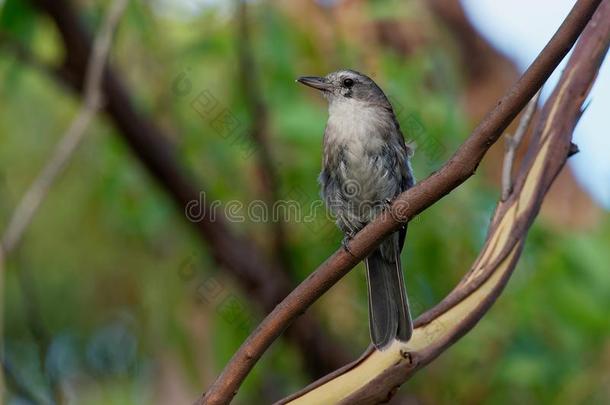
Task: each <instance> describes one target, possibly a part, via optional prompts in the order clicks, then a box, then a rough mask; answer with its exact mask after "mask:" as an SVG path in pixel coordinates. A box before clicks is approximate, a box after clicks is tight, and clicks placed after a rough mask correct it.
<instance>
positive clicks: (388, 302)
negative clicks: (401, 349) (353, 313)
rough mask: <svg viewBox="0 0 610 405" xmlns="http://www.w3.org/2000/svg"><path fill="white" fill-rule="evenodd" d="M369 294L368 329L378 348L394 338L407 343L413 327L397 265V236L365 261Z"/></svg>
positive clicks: (402, 279) (401, 276) (401, 277)
mask: <svg viewBox="0 0 610 405" xmlns="http://www.w3.org/2000/svg"><path fill="white" fill-rule="evenodd" d="M365 265H366V273H367V284H368V295H369V327H370V332H371V339H372V341H373V344H374V345H375V347H376V348H377V349H384V348H385V347H387V346H388V345H389V344H390V343H391V342H392V341H393V340H394V339H395V338H396V339H398V340H402V341H408V340H409V339H410V338H411V333H412V331H413V325H412V321H411V314H410V313H409V303H408V301H407V292H406V290H405V283H404V278H403V275H402V269H401V266H400V249H399V236H398V233H395V234H393V235H392V236H390V237H389V238H388V239H387V240H385V241H384V242H383V243H382V244H381V245H380V246H379V247H378V248H377V249H375V250H374V251H373V252H372V253H371V254H370V255H369V256H368V257H367V258H366V259H365Z"/></svg>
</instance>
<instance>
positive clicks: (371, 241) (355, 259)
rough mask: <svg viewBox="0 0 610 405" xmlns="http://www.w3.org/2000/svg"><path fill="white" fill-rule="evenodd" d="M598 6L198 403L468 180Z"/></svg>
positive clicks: (251, 343) (577, 18)
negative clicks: (409, 224)
mask: <svg viewBox="0 0 610 405" xmlns="http://www.w3.org/2000/svg"><path fill="white" fill-rule="evenodd" d="M599 3H600V1H599V0H580V1H578V2H577V3H576V5H575V6H574V8H573V9H572V11H571V12H570V14H569V15H568V16H567V17H566V19H565V21H564V22H563V23H562V25H561V27H560V28H559V30H558V31H557V33H556V34H555V35H554V36H553V38H552V39H551V40H550V42H549V43H548V44H547V46H546V47H545V48H544V49H543V50H542V52H541V53H540V55H538V57H537V58H536V60H535V61H534V62H533V63H532V65H531V66H530V67H529V68H528V69H527V71H526V72H525V73H524V74H523V76H522V77H521V79H520V80H519V81H518V82H517V83H516V84H515V85H514V86H513V87H512V88H511V89H510V90H509V91H508V93H507V94H506V95H505V96H504V97H503V98H502V99H501V100H499V102H498V104H497V105H496V106H495V108H494V109H493V110H492V111H491V112H490V113H489V114H488V115H487V116H486V117H485V119H484V120H483V122H482V123H481V124H480V125H479V126H478V127H477V128H476V129H475V130H474V132H473V133H472V134H471V135H470V137H469V138H468V139H467V140H466V141H465V142H464V143H463V144H462V146H461V147H460V148H459V149H458V150H457V152H456V153H455V154H454V155H453V157H452V158H451V159H450V160H449V161H448V162H447V163H446V164H445V165H444V166H443V167H442V168H441V169H440V170H439V171H437V172H435V173H434V174H432V175H431V176H430V177H428V178H427V179H425V180H424V181H422V182H420V183H419V184H417V185H416V186H414V187H413V188H411V189H409V190H407V191H406V192H404V193H402V194H401V195H400V196H399V197H398V198H397V199H396V200H395V201H394V202H393V204H392V205H391V207H390V208H389V209H388V211H386V212H385V214H384V215H381V216H379V217H378V218H377V219H376V220H375V221H373V222H372V223H371V224H369V225H367V226H366V227H365V228H364V229H363V230H362V231H360V232H359V233H358V234H357V235H356V236H355V237H354V238H353V239H352V240H351V242H350V244H349V250H350V251H351V252H352V253H353V254H349V253H347V252H346V251H345V250H343V249H341V250H338V251H336V252H335V253H334V254H333V255H332V256H331V257H330V258H328V259H327V260H326V261H325V262H324V263H323V264H322V265H320V266H319V267H318V268H317V269H316V271H315V272H314V273H312V274H311V275H310V276H309V277H308V278H307V279H306V280H305V281H303V282H302V283H301V284H300V285H299V286H298V287H297V288H295V289H294V290H293V291H292V292H291V293H290V295H289V296H288V297H286V299H284V301H282V302H281V303H280V304H279V305H278V306H277V307H276V308H275V309H274V310H273V311H272V312H271V314H269V315H268V316H267V317H266V318H265V319H264V320H263V322H262V323H261V324H260V325H259V326H258V327H257V328H256V330H255V331H254V332H253V333H252V334H251V335H250V337H248V339H247V340H246V341H245V342H244V344H243V345H242V346H241V347H240V349H239V350H238V351H237V352H236V353H235V354H234V356H233V357H232V358H231V360H230V361H229V363H228V365H227V366H226V367H225V370H224V371H223V372H222V374H221V375H220V376H219V377H218V379H217V380H216V381H215V382H214V384H213V385H212V386H211V387H210V388H209V390H208V391H207V392H206V393H205V394H204V395H202V397H201V398H200V401H199V402H200V403H204V404H224V403H228V402H229V401H230V400H231V398H232V397H233V396H234V395H235V393H236V391H237V389H238V388H239V386H240V384H241V382H242V381H243V380H244V378H245V377H246V376H247V374H248V373H249V371H250V370H251V369H252V367H253V366H254V364H255V363H256V362H257V360H258V359H259V358H260V357H261V355H262V354H263V352H264V351H265V350H266V349H267V348H268V347H269V346H270V345H271V343H272V342H273V341H274V340H275V339H276V338H277V337H278V336H279V335H280V334H281V332H282V331H283V330H284V329H285V328H286V326H287V325H289V324H290V323H291V322H292V321H294V319H295V318H296V317H298V316H299V315H300V314H301V313H303V312H304V311H305V310H306V309H307V308H308V307H309V306H310V305H311V304H312V303H313V302H315V301H316V300H317V299H318V298H319V297H320V296H321V295H322V294H323V293H324V292H326V291H327V290H328V289H329V288H330V287H332V286H333V285H334V284H335V283H336V282H337V281H338V280H339V279H341V277H343V276H344V275H345V274H347V272H349V270H351V269H352V268H353V267H354V266H355V265H356V264H358V263H359V262H360V261H361V260H362V259H363V258H364V257H366V255H367V254H368V253H369V252H370V251H371V250H372V249H374V248H375V247H376V246H377V245H378V244H379V243H380V242H381V241H382V240H383V239H384V238H385V237H386V236H387V235H389V234H390V233H392V232H395V231H396V230H397V229H398V228H399V227H400V226H402V224H404V223H405V222H407V221H409V220H410V219H412V218H413V217H414V216H416V215H417V214H419V213H420V212H422V211H423V210H424V209H426V208H427V207H429V206H431V205H432V204H434V203H435V202H436V201H438V200H440V199H441V198H442V197H444V196H445V195H447V194H448V193H449V192H450V191H452V190H453V189H454V188H456V187H457V186H459V185H460V184H462V183H463V182H464V181H466V180H467V179H468V178H469V177H470V176H472V175H473V174H474V172H475V171H476V168H477V166H478V165H479V162H480V161H481V159H482V158H483V156H484V155H485V153H486V152H487V150H488V149H489V147H490V146H491V145H492V144H493V143H495V142H496V141H497V139H498V138H499V137H500V135H501V134H502V131H504V130H505V129H506V127H507V126H508V124H509V123H510V122H511V121H512V120H513V119H514V118H515V116H516V115H517V114H518V113H519V111H521V109H523V108H524V107H525V105H526V104H527V102H528V101H529V100H530V99H531V98H532V97H533V96H534V94H535V93H536V92H537V91H538V89H540V87H541V86H542V84H543V83H544V82H545V81H546V79H547V78H548V77H549V76H550V74H551V73H552V72H553V70H554V69H555V68H556V67H557V65H558V64H559V62H560V61H561V60H562V59H563V57H564V56H565V55H566V54H567V52H568V51H569V50H570V48H571V47H572V46H573V44H574V42H575V41H576V39H577V38H578V35H579V34H580V33H581V32H582V30H583V29H584V27H585V25H586V24H587V22H588V21H589V19H590V18H591V16H592V15H593V13H594V12H595V10H596V8H597V6H598V5H599ZM514 253H516V251H515V252H514ZM514 253H513V254H514Z"/></svg>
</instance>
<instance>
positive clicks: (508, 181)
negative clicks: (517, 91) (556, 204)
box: [502, 90, 541, 201]
mask: <svg viewBox="0 0 610 405" xmlns="http://www.w3.org/2000/svg"><path fill="white" fill-rule="evenodd" d="M540 91H541V90H538V93H536V95H535V96H534V97H533V98H532V99H531V100H530V102H529V103H528V105H527V107H526V108H525V111H523V116H522V117H521V120H520V121H519V126H518V127H517V131H516V132H515V135H512V136H511V135H509V134H506V135H505V136H504V139H505V141H506V152H505V154H504V164H503V165H502V201H505V200H506V199H507V198H508V196H509V195H510V193H511V192H512V191H513V178H512V173H513V164H514V161H515V153H516V152H517V148H519V145H521V141H522V140H523V137H524V136H525V133H526V132H527V128H528V127H529V126H530V123H531V121H532V118H533V117H534V112H535V111H536V106H537V105H538V99H539V98H540Z"/></svg>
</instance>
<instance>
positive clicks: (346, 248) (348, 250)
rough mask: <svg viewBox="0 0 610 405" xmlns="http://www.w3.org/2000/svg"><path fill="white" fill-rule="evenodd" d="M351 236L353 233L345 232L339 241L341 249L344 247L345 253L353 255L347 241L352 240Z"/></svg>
mask: <svg viewBox="0 0 610 405" xmlns="http://www.w3.org/2000/svg"><path fill="white" fill-rule="evenodd" d="M353 237H354V234H353V233H348V234H346V235H345V237H344V238H343V240H342V241H341V246H343V249H345V251H346V252H347V253H349V254H350V255H352V256H355V255H354V253H353V252H352V251H351V250H350V248H349V242H350V241H351V240H352V238H353Z"/></svg>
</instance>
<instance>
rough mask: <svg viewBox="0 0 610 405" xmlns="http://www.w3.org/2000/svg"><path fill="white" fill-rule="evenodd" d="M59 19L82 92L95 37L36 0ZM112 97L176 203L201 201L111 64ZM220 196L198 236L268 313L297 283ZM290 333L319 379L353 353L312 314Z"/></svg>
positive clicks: (109, 104) (113, 114)
mask: <svg viewBox="0 0 610 405" xmlns="http://www.w3.org/2000/svg"><path fill="white" fill-rule="evenodd" d="M31 1H32V3H33V4H35V5H36V6H37V7H38V8H39V9H40V10H42V11H43V12H45V13H46V14H48V15H49V16H50V17H51V18H52V20H53V21H54V22H55V24H56V26H57V29H58V30H59V34H60V36H61V39H62V41H63V44H64V47H65V53H66V59H65V61H64V65H63V67H62V68H61V69H60V70H59V75H60V77H61V79H62V80H63V81H65V82H66V83H68V84H69V85H70V86H71V87H72V88H73V89H75V90H77V91H82V88H83V78H84V71H85V64H84V62H85V55H88V54H89V49H90V48H91V40H90V35H89V33H88V32H87V31H86V30H85V29H84V28H83V26H82V25H81V23H80V21H79V19H78V17H77V15H76V13H75V11H74V9H73V8H72V7H71V5H70V3H69V2H68V1H66V0H31ZM102 88H103V94H104V98H105V101H106V104H105V111H106V113H107V114H108V115H109V117H110V118H111V119H112V120H113V122H114V125H115V127H116V128H117V132H118V133H119V135H121V136H122V137H123V138H124V139H125V141H126V142H127V144H128V145H129V147H130V148H131V150H132V151H133V153H134V155H135V156H136V157H137V158H138V159H139V160H140V161H141V162H142V164H143V165H144V167H145V168H146V169H147V170H148V171H149V172H150V174H151V175H152V176H153V177H154V178H155V179H156V180H157V181H158V182H159V184H160V185H161V186H162V187H163V188H164V190H165V191H167V193H168V194H169V196H170V197H171V198H172V199H173V200H174V202H175V203H176V205H177V206H178V207H179V208H180V209H181V210H184V209H185V207H189V206H190V205H189V204H190V203H191V204H192V202H198V201H200V191H199V190H201V188H197V187H195V186H194V185H193V182H192V181H191V178H190V176H189V175H187V174H186V173H185V170H184V168H182V167H181V166H180V165H179V163H178V162H177V161H176V159H175V157H174V153H173V147H172V146H171V145H170V144H169V142H168V141H167V139H169V137H168V136H166V135H165V134H164V133H163V132H162V131H161V129H160V128H159V127H157V126H155V125H154V123H153V122H151V121H150V120H148V119H147V118H146V117H144V116H142V115H141V114H140V113H138V112H137V111H136V109H135V107H134V105H133V104H132V102H131V97H130V96H129V94H128V92H127V89H126V88H125V87H124V85H123V83H121V81H120V80H119V76H118V75H117V73H116V71H115V70H114V69H113V68H112V67H110V66H107V67H106V69H105V71H104V79H103V83H102ZM212 200H214V199H213V198H212V197H211V196H210V195H209V194H206V199H205V201H201V202H200V204H201V206H198V207H196V208H200V209H201V215H200V216H199V217H201V221H190V223H191V224H192V225H193V226H194V229H195V230H196V231H197V233H198V235H199V236H200V237H201V238H202V239H203V240H204V241H205V242H206V243H207V244H208V245H209V247H210V253H211V254H212V257H213V259H214V260H215V261H216V263H218V264H219V265H221V266H223V267H224V268H225V269H226V270H227V271H228V272H229V273H230V274H231V275H232V276H233V278H234V279H235V280H236V281H237V282H238V283H239V285H240V286H241V287H242V288H243V290H244V291H245V292H246V294H247V295H248V296H249V297H251V299H252V301H253V302H257V303H259V304H260V305H261V307H262V309H263V311H265V312H267V311H270V310H271V309H272V308H273V307H274V306H275V305H276V304H277V302H279V301H281V300H282V299H283V298H284V297H285V296H286V295H288V293H289V292H290V290H291V286H292V282H291V280H290V279H289V278H288V276H287V275H286V273H285V272H283V271H282V270H281V268H280V266H279V265H278V264H277V263H275V262H274V261H272V260H270V259H269V258H268V257H266V256H265V255H264V254H263V253H262V252H261V251H260V250H259V249H258V248H257V246H256V245H254V243H253V242H252V241H251V240H250V239H248V238H246V237H242V236H240V235H237V234H235V233H234V232H232V231H231V229H230V227H229V226H228V224H227V222H226V220H225V218H224V217H220V216H214V215H208V213H210V206H209V205H208V203H209V202H210V201H212ZM287 337H288V338H289V339H290V340H291V341H292V342H294V343H295V344H296V346H297V347H298V348H299V350H300V351H301V353H302V354H303V360H304V363H305V365H306V367H307V370H308V372H309V373H310V374H312V375H313V376H316V377H319V376H321V375H324V374H325V373H328V372H330V371H332V370H334V369H336V368H337V367H339V366H340V365H342V364H345V362H346V361H348V360H347V357H346V356H345V355H344V354H343V353H344V351H343V350H341V348H340V347H338V346H337V345H336V344H333V343H332V341H331V340H330V339H329V338H328V335H327V334H326V333H325V332H324V330H323V329H322V327H321V326H320V325H319V324H318V323H317V322H316V321H315V320H314V318H313V317H311V316H306V317H303V318H302V319H301V320H300V321H299V322H298V323H295V325H294V326H292V327H291V328H290V329H288V330H287Z"/></svg>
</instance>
